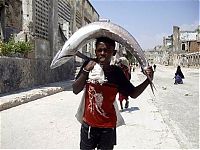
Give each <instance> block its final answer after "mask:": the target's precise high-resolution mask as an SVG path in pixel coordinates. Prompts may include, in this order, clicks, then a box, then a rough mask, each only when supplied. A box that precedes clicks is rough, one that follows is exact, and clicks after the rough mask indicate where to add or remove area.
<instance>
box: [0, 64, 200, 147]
mask: <svg viewBox="0 0 200 150" xmlns="http://www.w3.org/2000/svg"><path fill="white" fill-rule="evenodd" d="M182 71H183V73H184V75H185V77H186V79H185V80H184V84H183V85H174V84H173V83H174V79H172V78H173V76H174V72H175V69H174V68H173V67H167V66H158V67H157V71H156V72H155V79H154V83H155V86H156V88H157V91H156V92H155V97H154V96H153V95H152V93H151V89H150V88H149V87H148V88H147V90H146V91H145V92H144V93H143V94H142V95H141V96H140V97H138V98H137V99H131V100H130V107H129V108H128V109H127V110H125V111H124V112H121V114H122V116H123V117H124V119H125V122H126V125H124V126H121V127H119V128H117V143H118V145H117V146H116V147H115V148H116V149H131V148H132V149H133V148H134V149H140V148H148V149H163V148H167V149H179V148H198V143H199V141H198V136H199V134H198V133H199V123H198V121H199V120H198V119H199V118H198V112H199V110H198V104H199V101H198V96H199V92H198V82H197V81H198V77H199V72H198V70H197V69H187V68H186V69H185V68H184V69H182ZM143 78H144V76H143V75H142V74H141V73H140V70H139V69H136V71H135V72H133V73H132V80H131V81H132V82H133V84H134V85H137V84H139V83H140V82H141V81H140V80H143ZM191 87H192V88H191ZM81 94H82V93H80V94H78V95H74V94H73V93H72V91H71V89H70V88H68V89H67V90H65V91H63V92H59V93H57V94H54V95H51V96H46V97H44V98H41V99H38V100H35V101H31V102H29V103H25V104H22V105H19V106H17V107H13V108H10V109H7V110H4V111H1V148H22V149H23V148H45V149H46V148H49V149H50V148H65V149H79V134H80V132H79V131H80V124H79V122H78V121H77V120H76V118H75V117H74V115H75V114H76V110H77V107H78V105H79V101H80V98H81Z"/></svg>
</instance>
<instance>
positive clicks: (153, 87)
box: [146, 75, 156, 96]
mask: <svg viewBox="0 0 200 150" xmlns="http://www.w3.org/2000/svg"><path fill="white" fill-rule="evenodd" d="M146 76H147V78H148V80H149V82H150V87H151V90H152V93H153V95H154V96H155V93H154V89H155V90H156V87H155V85H154V84H153V82H152V80H151V78H150V77H149V76H148V75H146Z"/></svg>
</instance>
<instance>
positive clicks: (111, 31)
mask: <svg viewBox="0 0 200 150" xmlns="http://www.w3.org/2000/svg"><path fill="white" fill-rule="evenodd" d="M98 37H109V38H110V39H113V40H115V41H116V42H118V43H120V44H122V45H123V46H125V47H126V48H127V49H128V51H129V52H130V53H131V54H132V55H133V56H135V57H136V59H137V60H138V62H139V64H140V65H141V67H142V70H145V69H146V68H147V67H149V64H148V62H147V60H146V58H145V55H144V52H143V51H142V48H141V47H140V45H139V44H138V42H137V41H136V40H135V38H134V37H133V36H132V35H131V34H130V33H129V32H128V31H127V30H125V29H124V28H122V27H120V26H119V25H116V24H114V23H111V22H92V23H90V24H87V25H86V26H83V27H82V28H80V29H79V30H77V31H76V32H75V33H74V34H73V35H72V36H71V37H70V38H69V39H68V40H67V41H66V42H65V44H64V46H63V47H62V49H61V50H59V51H58V52H57V54H56V55H55V57H54V58H53V61H52V63H51V66H50V67H51V69H53V68H56V67H58V66H60V65H62V64H64V63H65V62H67V61H68V60H69V59H71V58H72V57H73V56H74V55H77V56H79V57H82V58H83V59H88V57H87V56H84V55H83V54H81V53H80V52H79V51H78V50H79V49H80V48H81V47H83V46H84V45H85V44H87V43H88V42H89V41H91V40H94V39H96V38H98ZM144 74H145V75H147V73H146V72H144ZM147 78H148V79H149V81H150V86H151V89H152V92H153V93H154V91H153V86H154V85H153V83H152V81H151V78H150V77H149V76H148V75H147ZM154 88H155V86H154Z"/></svg>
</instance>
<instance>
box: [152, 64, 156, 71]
mask: <svg viewBox="0 0 200 150" xmlns="http://www.w3.org/2000/svg"><path fill="white" fill-rule="evenodd" d="M153 71H154V72H155V71H156V64H154V65H153Z"/></svg>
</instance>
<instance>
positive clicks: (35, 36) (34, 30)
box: [0, 0, 99, 93]
mask: <svg viewBox="0 0 200 150" xmlns="http://www.w3.org/2000/svg"><path fill="white" fill-rule="evenodd" d="M0 16H1V24H0V31H1V32H0V33H1V40H4V41H6V40H8V39H9V37H10V36H11V35H14V37H15V40H16V41H19V40H23V41H31V42H32V43H33V46H34V49H33V51H32V52H31V53H29V54H28V59H23V61H22V60H21V61H19V59H16V58H9V57H8V58H7V57H0V61H1V64H0V70H1V72H0V93H5V92H10V91H14V90H18V89H21V88H27V87H31V86H35V85H41V84H46V83H50V82H57V81H62V80H68V79H71V78H72V79H73V78H74V69H75V61H77V60H76V59H77V58H75V57H74V59H71V60H70V61H68V62H67V63H65V64H64V65H62V66H60V67H58V68H55V69H53V70H51V69H50V68H49V66H50V63H51V60H52V59H53V57H54V56H55V54H56V53H57V51H58V50H59V49H60V48H61V47H62V46H63V44H64V42H65V40H66V39H67V38H69V37H70V36H71V35H72V34H73V33H74V32H75V31H76V30H77V29H79V28H80V27H82V26H84V25H85V24H88V23H90V22H94V21H97V20H98V19H99V14H98V13H97V12H96V10H95V9H94V8H93V6H92V5H91V3H90V2H89V1H88V0H78V1H76V0H0ZM92 46H93V45H92V43H89V44H88V45H86V46H85V47H84V48H83V49H82V50H80V51H82V52H83V53H89V52H90V50H91V49H92V48H91V47H92ZM19 62H21V63H23V65H19ZM14 64H16V65H14ZM8 66H10V67H8ZM13 73H14V76H13ZM22 82H23V83H22ZM10 83H12V84H10ZM13 84H14V85H13Z"/></svg>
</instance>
